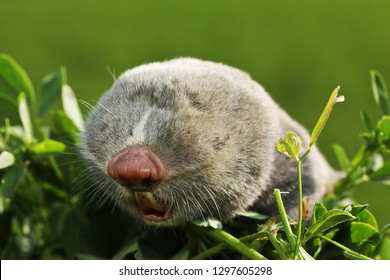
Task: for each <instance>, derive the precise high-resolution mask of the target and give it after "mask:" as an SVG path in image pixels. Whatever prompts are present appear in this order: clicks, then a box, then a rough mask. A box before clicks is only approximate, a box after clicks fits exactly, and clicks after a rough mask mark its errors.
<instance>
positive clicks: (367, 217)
mask: <svg viewBox="0 0 390 280" xmlns="http://www.w3.org/2000/svg"><path fill="white" fill-rule="evenodd" d="M356 216H357V218H358V222H362V223H366V224H368V225H370V226H372V227H373V228H374V229H375V230H377V231H378V223H377V221H376V219H375V217H374V215H373V214H372V213H371V212H370V211H368V210H367V209H363V210H362V211H360V212H359V213H357V214H356Z"/></svg>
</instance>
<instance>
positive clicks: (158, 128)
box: [80, 58, 336, 226]
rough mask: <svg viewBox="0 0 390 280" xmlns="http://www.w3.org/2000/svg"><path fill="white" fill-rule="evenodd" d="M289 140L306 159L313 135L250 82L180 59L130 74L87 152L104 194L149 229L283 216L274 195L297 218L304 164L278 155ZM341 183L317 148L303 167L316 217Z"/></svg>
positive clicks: (94, 124) (92, 119) (103, 112)
mask: <svg viewBox="0 0 390 280" xmlns="http://www.w3.org/2000/svg"><path fill="white" fill-rule="evenodd" d="M287 131H293V132H296V133H297V134H298V135H299V136H300V137H301V138H302V149H301V150H302V151H305V150H306V149H307V147H308V143H309V134H308V132H307V131H306V130H305V129H304V128H303V127H302V126H301V125H299V124H298V123H297V122H296V121H294V120H293V119H292V118H291V117H290V116H289V115H287V113H286V112H285V111H284V110H283V109H281V108H280V107H279V106H278V105H277V104H276V103H275V102H274V101H273V100H272V99H271V97H270V96H269V95H268V93H267V92H266V91H265V90H264V89H263V88H262V87H261V86H260V85H259V84H258V83H256V82H255V81H254V80H252V79H251V77H250V76H249V75H248V74H247V73H245V72H243V71H241V70H238V69H235V68H233V67H230V66H227V65H224V64H220V63H214V62H209V61H202V60H198V59H194V58H178V59H173V60H169V61H164V62H155V63H149V64H144V65H141V66H138V67H135V68H133V69H130V70H128V71H126V72H124V73H123V74H122V75H121V76H120V77H119V78H118V79H117V80H116V81H115V83H114V84H113V86H112V87H111V89H109V90H108V92H107V93H106V94H105V95H103V97H102V98H101V99H100V100H99V102H98V105H97V106H96V107H95V108H94V109H93V110H92V112H91V114H90V116H89V118H88V120H87V123H86V127H85V130H84V131H83V132H82V134H81V144H80V152H81V155H82V157H83V158H84V159H85V161H86V162H87V164H88V166H89V169H90V170H91V173H92V176H93V177H94V179H95V181H96V184H95V186H94V187H95V189H94V191H95V192H96V194H99V195H101V196H105V197H109V198H110V199H112V201H113V202H114V203H115V205H119V206H120V208H122V209H123V210H125V211H126V212H128V213H130V214H132V215H133V216H134V217H136V218H138V219H139V220H141V221H143V222H144V223H146V224H148V225H155V226H181V225H184V224H185V223H186V222H189V221H194V220H201V219H204V218H206V217H215V218H217V219H220V220H227V219H231V218H234V217H235V216H237V215H238V214H239V213H241V212H244V211H248V210H249V211H258V212H261V213H263V214H266V215H276V214H277V213H278V212H277V209H276V207H275V203H274V198H273V190H274V189H275V188H279V189H280V190H281V191H282V192H285V193H283V196H282V198H283V201H284V204H285V207H286V210H287V214H288V215H290V216H291V217H297V213H298V210H297V208H298V207H297V206H298V198H297V175H296V162H295V160H294V159H290V158H287V157H286V156H285V155H283V154H281V153H279V152H278V151H277V149H276V143H277V141H278V139H280V138H282V137H285V133H286V132H287ZM335 178H336V171H334V170H333V169H332V168H331V167H330V166H329V165H328V163H327V162H326V160H325V159H324V157H323V156H322V155H321V154H320V152H319V151H318V149H317V148H316V147H314V148H313V150H312V151H311V153H310V155H309V156H308V157H307V158H306V159H305V160H304V162H303V165H302V180H303V194H304V195H307V196H309V197H310V201H311V202H310V206H311V207H312V206H313V205H314V202H315V201H317V200H321V199H322V197H323V196H324V195H325V194H326V193H328V192H330V191H331V189H332V185H333V183H334V182H335Z"/></svg>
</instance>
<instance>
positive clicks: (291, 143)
mask: <svg viewBox="0 0 390 280" xmlns="http://www.w3.org/2000/svg"><path fill="white" fill-rule="evenodd" d="M301 143H302V140H301V138H300V137H299V136H298V135H297V134H296V133H295V132H287V133H286V138H285V139H283V138H281V139H279V141H278V143H277V145H276V148H277V149H278V151H279V152H281V153H282V154H285V155H286V156H288V157H291V158H294V159H295V160H296V161H298V160H299V158H298V155H299V152H300V150H301Z"/></svg>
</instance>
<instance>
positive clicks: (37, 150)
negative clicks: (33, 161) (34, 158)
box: [30, 139, 66, 155]
mask: <svg viewBox="0 0 390 280" xmlns="http://www.w3.org/2000/svg"><path fill="white" fill-rule="evenodd" d="M65 149H66V146H65V144H64V143H61V142H58V141H55V140H52V139H46V140H43V141H42V142H40V143H38V144H35V145H34V146H32V147H31V148H30V151H31V152H32V153H33V154H36V155H48V154H58V153H62V152H63V151H65Z"/></svg>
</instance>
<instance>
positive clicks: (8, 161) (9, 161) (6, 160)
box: [0, 151, 15, 169]
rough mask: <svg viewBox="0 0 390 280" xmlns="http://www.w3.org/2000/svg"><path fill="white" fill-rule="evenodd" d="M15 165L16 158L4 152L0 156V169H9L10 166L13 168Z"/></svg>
mask: <svg viewBox="0 0 390 280" xmlns="http://www.w3.org/2000/svg"><path fill="white" fill-rule="evenodd" d="M14 163H15V156H14V155H13V154H12V153H10V152H8V151H3V152H1V154H0V169H4V168H7V167H8V166H11V165H13V164H14Z"/></svg>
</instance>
